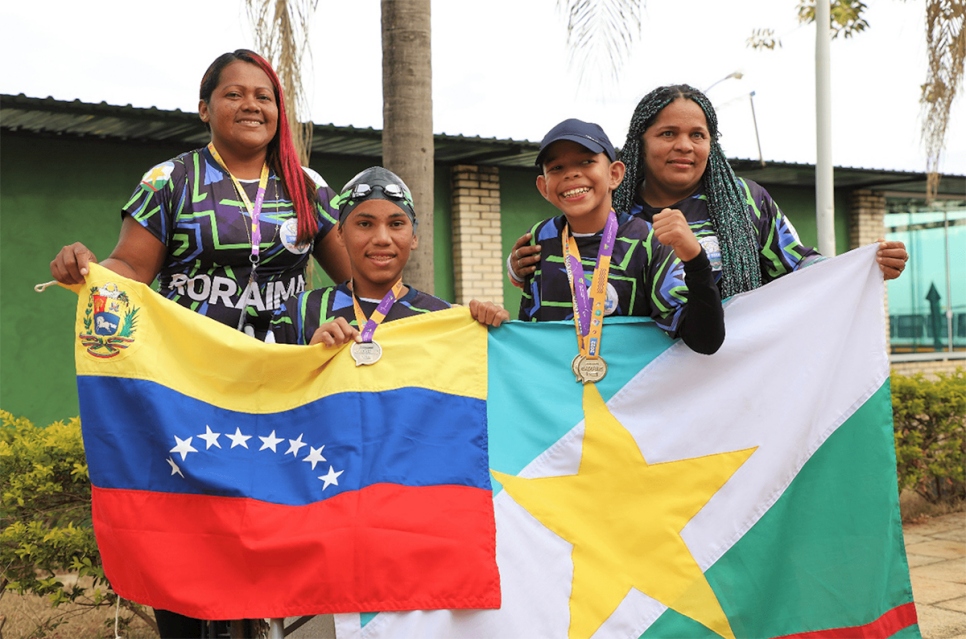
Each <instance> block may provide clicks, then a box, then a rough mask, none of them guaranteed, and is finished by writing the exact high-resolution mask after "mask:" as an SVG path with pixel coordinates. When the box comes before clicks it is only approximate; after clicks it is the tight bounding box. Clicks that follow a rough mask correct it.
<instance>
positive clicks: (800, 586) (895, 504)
mask: <svg viewBox="0 0 966 639" xmlns="http://www.w3.org/2000/svg"><path fill="white" fill-rule="evenodd" d="M775 427H776V428H781V422H780V421H779V420H776V423H775ZM893 441H894V440H893V430H892V402H891V397H890V391H889V383H888V381H886V383H885V384H883V385H882V387H880V388H879V390H877V391H876V392H875V393H874V394H873V395H872V397H870V398H869V399H868V400H867V401H866V402H865V403H864V404H863V405H862V406H861V407H860V408H859V409H858V410H857V411H856V412H855V413H854V414H853V415H852V416H851V417H849V418H848V419H847V420H846V421H845V423H844V424H842V426H840V427H839V428H838V429H837V430H836V431H835V432H834V433H833V434H832V435H831V436H830V437H829V438H828V439H827V440H826V441H825V443H824V444H823V445H822V446H821V447H820V448H819V449H818V451H816V452H815V454H814V455H812V457H811V458H810V459H809V460H808V461H807V462H806V463H805V465H804V466H803V467H802V470H801V471H800V472H799V474H798V475H797V476H796V477H795V479H794V480H793V481H792V483H791V484H790V485H789V487H788V488H787V489H786V490H785V492H784V493H783V494H782V496H781V497H780V498H779V499H778V501H777V502H775V504H774V505H773V506H772V507H771V508H770V509H769V510H768V512H767V513H765V515H764V516H762V518H761V519H760V520H759V521H758V522H757V523H756V524H755V525H754V526H753V527H752V528H751V530H750V531H748V532H747V533H746V534H745V535H744V536H743V537H742V538H741V539H740V540H739V541H738V542H737V543H736V544H735V545H734V546H732V548H731V549H730V550H728V551H727V552H726V553H725V554H724V555H723V556H722V557H721V559H719V560H718V561H717V562H716V563H715V564H714V565H713V566H711V568H709V569H708V570H707V572H706V573H705V574H706V575H707V577H708V581H709V583H710V584H711V586H712V588H713V589H714V591H715V593H716V594H717V596H718V599H719V601H720V602H721V605H722V607H723V609H724V611H725V613H726V614H727V615H728V620H729V621H730V623H731V627H732V629H733V630H734V633H735V635H736V636H738V637H780V636H783V635H787V634H792V633H801V632H808V631H812V630H824V629H831V628H848V627H853V626H861V625H865V624H868V623H870V622H871V621H874V620H875V619H876V618H877V617H879V616H880V615H882V614H884V613H886V612H888V611H889V610H891V609H893V608H895V607H896V606H899V605H901V604H904V603H907V602H910V601H912V587H911V585H910V583H909V568H908V564H907V562H906V553H905V546H904V545H903V538H902V523H901V519H900V514H899V496H898V489H897V484H896V457H895V448H894V443H893ZM752 576H754V579H753V580H752V579H751V577H752ZM735 610H742V611H744V614H743V615H739V614H734V613H732V611H735ZM716 636H717V635H715V634H714V633H712V632H711V631H710V630H708V629H707V628H704V627H703V626H701V625H699V624H697V623H695V622H694V621H693V620H691V619H688V618H685V617H682V616H681V615H680V614H678V613H676V612H674V611H672V610H668V611H666V612H665V613H664V614H663V615H662V616H661V617H660V618H659V619H658V620H657V621H656V622H655V623H654V624H653V625H652V626H651V627H650V628H649V629H648V630H647V631H646V632H645V633H644V634H643V635H642V637H716ZM896 636H903V637H906V636H908V637H918V636H919V631H918V628H917V627H916V626H911V627H909V628H906V629H905V630H903V631H900V632H899V633H898V634H897V635H896Z"/></svg>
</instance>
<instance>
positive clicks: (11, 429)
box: [0, 410, 154, 634]
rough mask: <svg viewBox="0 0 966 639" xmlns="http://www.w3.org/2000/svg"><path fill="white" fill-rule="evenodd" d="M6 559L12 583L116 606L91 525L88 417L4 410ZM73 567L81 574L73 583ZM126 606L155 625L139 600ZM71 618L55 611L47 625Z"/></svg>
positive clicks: (1, 453)
mask: <svg viewBox="0 0 966 639" xmlns="http://www.w3.org/2000/svg"><path fill="white" fill-rule="evenodd" d="M0 487H2V493H0V566H2V568H3V577H2V584H3V586H4V587H5V589H6V590H11V591H16V592H18V593H20V594H24V593H31V594H35V595H40V596H44V597H46V598H47V599H48V600H49V601H50V603H51V607H52V608H57V607H58V606H60V605H61V604H64V603H73V604H77V606H75V607H72V608H71V609H72V610H85V609H91V608H96V607H99V606H113V605H114V604H115V602H116V601H117V596H116V595H115V594H114V591H113V590H111V588H110V584H109V583H108V582H107V580H106V579H105V577H104V569H103V567H102V566H101V558H100V553H98V550H97V544H96V542H95V541H94V531H93V528H92V525H91V484H90V478H89V477H88V473H87V461H86V459H85V458H84V446H83V442H82V441H81V429H80V420H79V419H77V418H74V419H71V420H69V421H67V422H54V423H53V424H51V425H49V426H47V427H46V428H37V427H36V426H34V425H33V424H32V423H31V422H30V421H29V420H27V419H24V418H15V417H14V416H13V415H11V414H10V413H9V412H7V411H4V410H0ZM67 573H70V574H72V575H77V576H78V577H79V580H78V581H75V580H73V579H71V580H69V581H71V582H72V583H70V584H69V585H67V584H65V583H64V581H63V580H62V579H61V576H62V575H64V574H67ZM121 605H122V606H124V607H125V608H127V609H128V610H130V611H131V612H133V613H134V614H135V615H137V616H139V617H141V618H143V619H145V621H147V622H148V623H149V624H150V625H152V626H153V625H154V620H153V619H152V618H151V615H150V614H149V613H147V612H146V611H145V610H143V609H142V608H141V607H140V606H138V605H137V604H134V603H133V602H129V601H122V602H121ZM63 620H64V617H63V615H55V616H52V617H51V618H50V619H48V620H47V621H46V622H45V623H44V628H43V629H39V630H41V632H40V634H42V630H50V629H52V628H54V627H56V626H57V625H58V623H61V622H62V621H63Z"/></svg>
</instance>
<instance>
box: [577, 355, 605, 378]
mask: <svg viewBox="0 0 966 639" xmlns="http://www.w3.org/2000/svg"><path fill="white" fill-rule="evenodd" d="M579 357H580V360H579V361H577V360H576V359H575V360H574V365H575V366H576V368H577V381H579V382H581V383H582V384H593V383H596V382H599V381H600V380H602V379H604V375H606V374H607V362H605V361H604V359H603V358H602V357H595V358H590V357H583V356H579Z"/></svg>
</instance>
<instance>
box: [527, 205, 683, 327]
mask: <svg viewBox="0 0 966 639" xmlns="http://www.w3.org/2000/svg"><path fill="white" fill-rule="evenodd" d="M565 222H566V218H565V217H564V216H562V215H559V216H557V217H553V218H550V219H548V220H544V221H542V222H539V223H538V224H536V225H535V226H534V227H533V228H532V229H530V233H531V234H532V235H531V238H530V244H531V245H532V244H540V247H541V248H540V263H539V264H537V270H536V271H535V272H534V273H533V274H532V275H530V276H528V277H527V278H526V279H525V280H524V282H523V295H522V297H521V299H520V313H519V319H521V320H525V321H531V322H546V321H552V320H567V319H573V316H574V309H573V302H572V299H573V298H572V293H571V290H570V281H569V280H568V279H567V269H566V267H565V266H564V259H563V243H562V239H561V233H562V231H563V227H564V223H565ZM617 223H618V227H617V238H616V240H615V242H614V252H613V254H612V256H611V263H610V271H609V276H608V279H607V299H606V302H605V304H604V315H628V316H630V315H633V316H638V317H651V318H652V319H654V321H655V322H656V323H657V324H658V326H660V327H661V328H663V329H664V330H665V331H667V332H668V333H669V334H670V335H671V336H672V337H676V336H677V330H678V326H679V324H680V320H681V316H682V310H683V308H684V305H685V303H686V302H687V298H688V289H687V286H686V284H685V283H684V264H683V263H682V262H681V260H679V259H678V258H677V257H676V256H675V255H674V251H673V250H672V249H671V248H670V247H668V246H664V245H663V244H661V243H660V242H658V241H657V239H656V238H655V237H654V232H653V229H652V227H651V223H650V222H647V221H645V220H644V219H642V218H640V217H635V216H631V215H629V214H627V213H619V214H618V215H617ZM575 238H576V240H577V248H578V250H579V251H580V260H581V263H582V264H583V267H584V276H585V278H586V280H587V286H588V288H589V287H590V282H591V278H592V277H593V271H594V265H595V263H596V260H597V252H598V249H599V248H600V239H601V233H596V234H594V235H589V236H580V235H575Z"/></svg>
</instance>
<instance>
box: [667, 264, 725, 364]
mask: <svg viewBox="0 0 966 639" xmlns="http://www.w3.org/2000/svg"><path fill="white" fill-rule="evenodd" d="M684 283H685V284H687V286H688V303H687V305H685V307H684V317H683V318H682V319H681V326H680V328H679V329H678V335H679V336H680V337H681V339H682V340H684V343H685V344H687V345H688V346H689V347H690V348H691V350H693V351H694V352H696V353H701V354H703V355H711V354H713V353H715V352H717V350H718V349H719V348H721V344H722V343H724V338H725V326H724V309H723V308H722V307H721V292H720V291H719V290H718V286H717V285H716V284H715V283H714V273H713V272H712V270H711V262H710V261H709V260H708V256H707V254H706V253H705V252H704V249H702V250H701V253H700V254H699V255H698V256H697V257H695V258H694V259H692V260H691V261H689V262H685V263H684Z"/></svg>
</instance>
